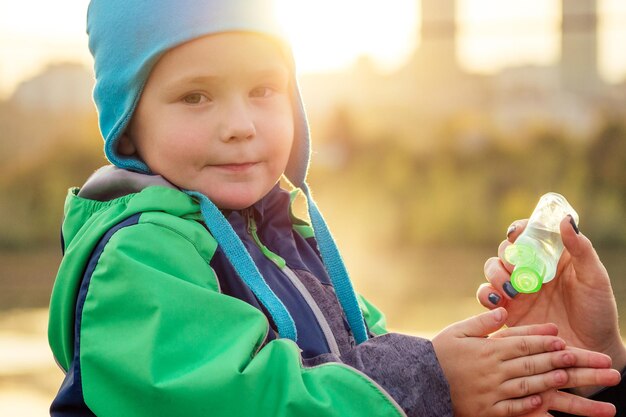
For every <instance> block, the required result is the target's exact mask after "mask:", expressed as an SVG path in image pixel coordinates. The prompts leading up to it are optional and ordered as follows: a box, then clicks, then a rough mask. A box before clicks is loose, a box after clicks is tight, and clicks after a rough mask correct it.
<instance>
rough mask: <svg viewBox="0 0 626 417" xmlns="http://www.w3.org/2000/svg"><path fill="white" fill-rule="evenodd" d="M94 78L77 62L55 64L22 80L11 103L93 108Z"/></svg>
mask: <svg viewBox="0 0 626 417" xmlns="http://www.w3.org/2000/svg"><path fill="white" fill-rule="evenodd" d="M93 85H94V78H93V75H92V74H91V72H90V71H89V70H88V69H86V68H85V67H84V66H82V65H80V64H75V63H61V64H52V65H50V66H48V67H47V68H46V69H45V70H44V71H43V72H41V73H40V74H39V75H37V76H35V77H33V78H31V79H29V80H26V81H24V82H22V83H21V84H20V85H19V86H18V87H17V88H16V90H15V92H14V93H13V95H12V97H11V98H10V99H9V102H10V103H11V104H12V105H15V106H16V107H18V108H20V109H24V110H35V111H47V112H58V111H68V110H69V111H92V110H93V107H94V105H93V102H92V100H91V91H92V90H93Z"/></svg>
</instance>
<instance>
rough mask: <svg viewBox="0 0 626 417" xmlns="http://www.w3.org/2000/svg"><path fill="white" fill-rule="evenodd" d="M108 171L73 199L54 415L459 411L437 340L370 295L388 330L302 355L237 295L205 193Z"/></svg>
mask: <svg viewBox="0 0 626 417" xmlns="http://www.w3.org/2000/svg"><path fill="white" fill-rule="evenodd" d="M120 171H121V170H120ZM117 173H118V174H119V173H120V172H117ZM122 174H124V172H122ZM98 175H99V181H96V182H95V185H93V183H94V181H91V183H90V184H88V185H89V187H88V186H87V185H86V187H84V188H83V190H81V191H80V192H81V194H83V192H84V191H85V190H86V189H88V188H91V189H90V190H88V191H89V192H87V193H84V194H85V195H86V196H88V197H84V196H82V195H79V189H77V188H74V189H71V190H70V191H69V194H68V197H67V200H66V203H65V220H64V223H63V230H62V231H63V238H64V257H63V261H62V263H61V266H60V268H59V272H58V276H57V279H56V282H55V285H54V289H53V293H52V298H51V304H50V322H49V341H50V346H51V348H52V351H53V353H54V356H55V358H56V360H57V361H58V363H59V365H60V366H61V368H62V369H63V370H64V371H65V372H66V378H65V381H64V383H63V386H62V387H61V389H60V391H59V394H58V395H57V398H56V399H55V401H54V403H53V405H52V409H51V411H52V415H53V416H70V415H71V416H76V415H81V416H82V415H96V416H103V417H104V416H116V417H117V416H151V417H152V416H161V415H162V416H188V417H193V416H208V415H210V416H231V417H232V416H299V417H304V416H347V415H348V416H403V415H421V416H427V415H432V416H445V415H452V412H451V405H450V398H449V390H448V386H447V382H446V381H445V378H444V377H443V373H442V371H441V368H440V367H439V364H438V363H437V360H436V356H435V355H434V351H433V350H432V345H431V344H430V342H428V341H426V340H423V339H418V338H413V337H409V336H404V335H395V334H385V333H386V331H385V323H384V317H383V315H382V314H381V313H380V312H379V311H378V310H376V309H375V308H374V307H373V306H372V305H371V304H369V303H368V302H367V301H365V300H364V299H363V298H361V297H359V302H360V306H361V308H362V311H363V314H364V317H365V320H366V323H367V326H368V329H369V331H370V333H371V335H380V336H379V337H373V338H371V339H370V340H368V341H367V342H365V343H362V344H360V345H358V346H354V347H352V348H350V349H348V348H345V347H344V348H343V349H342V351H341V352H339V353H338V352H329V353H326V354H323V355H319V356H317V357H314V358H306V359H303V357H302V355H301V348H300V347H299V346H298V344H296V343H295V342H293V341H291V340H288V339H282V338H280V337H274V338H268V335H269V334H270V333H271V332H272V326H271V321H270V320H269V319H268V317H267V316H266V315H265V314H264V312H263V311H262V309H259V308H257V307H255V306H253V305H251V304H249V303H247V302H244V301H243V300H241V299H238V298H236V297H233V296H231V295H227V294H224V292H223V291H222V289H221V286H220V280H219V279H218V276H217V275H218V274H217V273H216V270H215V269H214V267H212V265H211V262H212V259H213V258H214V256H216V255H215V254H216V251H218V248H217V244H216V242H215V240H214V239H213V238H212V236H211V235H210V233H209V232H208V231H207V229H206V228H205V227H204V225H203V223H202V222H201V219H202V217H201V215H200V212H199V206H198V204H197V202H195V201H194V200H193V199H192V198H191V197H189V196H188V195H186V194H184V193H182V192H181V191H179V190H177V189H175V187H173V186H171V185H169V184H167V183H165V182H164V180H162V179H160V177H157V178H156V179H155V178H154V177H148V176H141V177H145V178H141V177H138V176H139V175H140V174H129V175H131V176H132V177H133V180H132V181H131V182H133V181H134V182H133V184H131V185H130V186H129V183H128V180H127V179H124V180H120V179H119V178H118V177H116V176H115V175H110V172H105V173H104V174H102V173H100V174H96V177H98ZM137 178H139V179H138V180H137ZM155 181H156V182H155ZM159 181H163V183H159ZM103 184H104V185H103ZM103 196H104V197H103ZM218 273H219V271H218ZM338 314H340V313H338Z"/></svg>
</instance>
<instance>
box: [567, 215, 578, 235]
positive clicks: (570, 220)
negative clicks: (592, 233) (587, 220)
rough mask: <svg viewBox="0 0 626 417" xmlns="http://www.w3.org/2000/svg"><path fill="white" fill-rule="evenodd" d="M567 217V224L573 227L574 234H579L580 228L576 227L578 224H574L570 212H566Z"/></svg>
mask: <svg viewBox="0 0 626 417" xmlns="http://www.w3.org/2000/svg"><path fill="white" fill-rule="evenodd" d="M567 217H569V224H571V225H572V228H573V229H574V231H575V232H576V234H577V235H579V234H580V230H579V229H578V225H577V224H576V221H575V220H574V218H573V217H572V215H571V214H568V215H567Z"/></svg>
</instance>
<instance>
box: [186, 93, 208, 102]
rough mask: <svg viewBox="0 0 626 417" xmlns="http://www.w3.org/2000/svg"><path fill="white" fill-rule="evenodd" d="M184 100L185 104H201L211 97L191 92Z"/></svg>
mask: <svg viewBox="0 0 626 417" xmlns="http://www.w3.org/2000/svg"><path fill="white" fill-rule="evenodd" d="M182 100H183V102H184V103H185V104H200V103H204V102H205V101H208V100H209V98H208V97H207V96H205V95H204V94H201V93H191V94H187V95H186V96H185V97H183V99H182Z"/></svg>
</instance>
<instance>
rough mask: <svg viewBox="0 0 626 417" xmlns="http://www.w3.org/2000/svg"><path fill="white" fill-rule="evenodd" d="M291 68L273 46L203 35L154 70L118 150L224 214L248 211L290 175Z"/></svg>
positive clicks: (247, 38) (258, 39)
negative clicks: (205, 199) (287, 171)
mask: <svg viewBox="0 0 626 417" xmlns="http://www.w3.org/2000/svg"><path fill="white" fill-rule="evenodd" d="M290 80H291V74H290V72H289V69H288V66H287V62H286V60H285V58H284V57H283V55H282V54H281V51H280V49H279V47H278V46H277V45H276V44H274V43H273V42H272V41H270V40H269V39H266V38H264V37H262V36H259V35H254V34H246V33H234V32H233V33H221V34H216V35H210V36H205V37H202V38H199V39H196V40H193V41H191V42H188V43H186V44H183V45H180V46H178V47H176V48H174V49H172V50H170V51H168V52H167V53H166V54H165V55H163V57H162V58H161V59H160V60H159V61H158V63H157V64H156V65H155V67H154V69H153V70H152V73H151V74H150V77H149V78H148V81H147V83H146V85H145V88H144V90H143V92H142V95H141V99H140V101H139V103H138V105H137V108H136V110H135V113H134V116H133V119H132V121H131V123H130V126H129V128H128V130H127V132H126V134H125V135H123V136H122V137H121V139H120V145H119V151H120V153H122V154H125V155H136V156H139V157H140V158H141V159H142V160H143V161H144V162H146V164H148V166H149V167H150V169H151V170H152V172H154V173H155V174H160V175H162V176H163V177H165V178H166V179H167V180H169V181H170V182H172V183H173V184H175V185H177V186H178V187H181V188H184V189H189V190H194V191H199V192H201V193H203V194H205V195H206V196H207V197H209V198H210V199H211V200H212V201H213V202H214V203H215V204H216V205H217V206H218V207H220V208H223V209H233V210H237V209H242V208H245V207H249V206H250V205H252V204H254V203H255V202H256V201H258V200H259V199H261V198H262V197H263V196H264V195H265V194H267V193H268V192H269V191H270V189H271V188H272V187H273V186H274V185H275V184H276V182H277V181H278V180H279V179H280V177H281V175H282V174H283V172H284V171H285V167H286V165H287V161H288V159H289V153H290V150H291V145H292V142H293V136H294V122H293V113H292V106H291V100H290V97H291V95H290Z"/></svg>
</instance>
